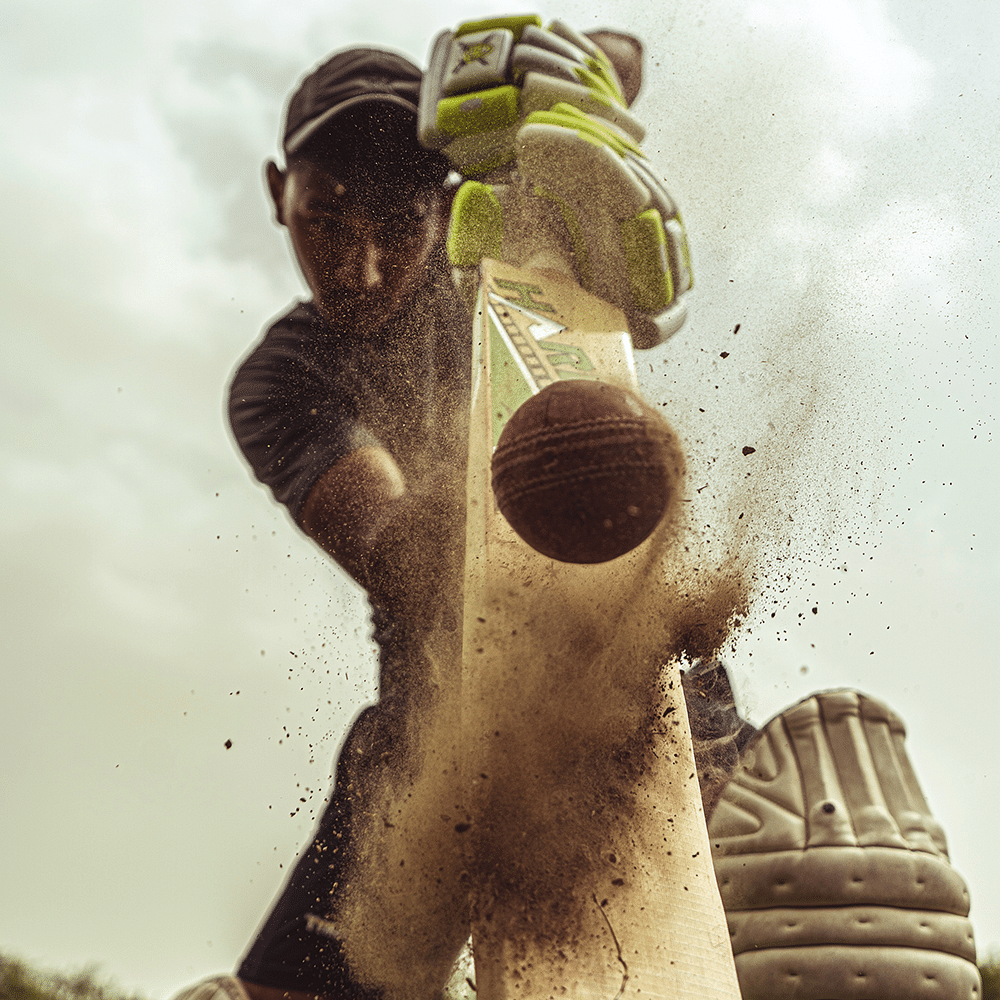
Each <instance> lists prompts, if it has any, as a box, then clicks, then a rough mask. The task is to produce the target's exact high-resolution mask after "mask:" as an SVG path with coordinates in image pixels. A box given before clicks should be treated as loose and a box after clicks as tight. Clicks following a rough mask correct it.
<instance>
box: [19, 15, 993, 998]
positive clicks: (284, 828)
mask: <svg viewBox="0 0 1000 1000" xmlns="http://www.w3.org/2000/svg"><path fill="white" fill-rule="evenodd" d="M495 12H496V11H494V10H492V9H489V8H485V9H484V8H483V7H482V6H480V5H477V4H474V3H472V2H467V0H438V2H437V3H435V4H433V5H431V4H419V3H413V2H409V3H403V2H401V0H389V2H387V3H383V4H380V5H374V4H370V3H362V2H359V0H349V2H343V0H340V2H337V3H329V2H323V3H321V2H319V0H290V2H287V3H285V4H281V5H275V4H271V3H264V2H262V0H207V2H206V0H171V2H170V3H169V4H168V3H165V2H159V0H151V2H148V3H141V4H137V3H126V2H121V0H92V2H86V3H84V2H80V0H54V2H48V3H44V4H39V3H29V2H28V0H8V2H7V3H6V4H5V9H4V21H5V25H6V29H5V31H4V33H3V39H2V41H0V45H2V46H3V59H2V60H0V77H2V82H3V88H4V92H5V94H6V100H5V101H4V102H3V104H2V107H0V126H2V135H3V144H4V155H3V157H2V161H0V164H2V165H0V170H2V171H3V174H4V178H3V183H4V188H3V189H4V195H5V198H4V202H5V210H4V219H3V222H4V225H3V235H4V240H5V252H4V267H3V270H2V274H0V280H2V281H3V283H4V286H3V295H2V310H3V312H2V317H3V319H2V322H3V343H4V353H5V360H4V363H3V364H2V365H0V421H2V427H3V433H2V435H0V449H2V462H0V484H2V505H3V508H2V509H3V511H4V513H5V517H4V519H3V521H2V523H0V544H2V562H0V565H2V568H3V593H2V596H3V600H2V602H0V606H2V614H3V626H2V640H0V641H2V653H0V656H2V661H3V666H4V686H3V687H4V690H3V696H2V698H0V752H2V755H3V765H2V767H3V770H2V775H3V779H2V780H3V785H2V788H3V794H2V799H0V851H2V855H3V857H4V859H5V865H4V875H3V878H2V879H0V949H2V950H5V951H12V952H15V953H18V954H21V955H23V956H24V957H27V958H29V959H32V960H34V961H37V962H40V963H41V964H43V965H46V966H55V967H61V968H65V967H68V966H78V965H81V964H85V963H89V962H98V963H100V964H101V966H102V969H103V970H104V971H105V972H106V973H107V974H108V975H112V976H114V977H116V978H117V979H118V980H119V981H120V982H121V983H122V984H124V985H126V986H128V987H133V988H137V989H140V990H143V991H145V992H147V993H148V994H150V995H151V996H153V997H156V998H158V997H164V996H166V995H167V994H169V993H170V992H171V991H172V990H174V989H176V988H178V987H180V986H182V985H183V984H184V983H186V982H189V981H191V980H193V979H195V978H197V977H199V976H201V975H203V974H207V973H210V972H217V971H229V970H230V969H232V967H233V965H234V963H235V962H236V960H237V958H238V956H239V954H240V952H241V951H242V949H243V947H244V946H245V944H246V942H247V941H248V939H249V938H250V936H251V934H252V932H253V929H254V927H255V925H256V924H257V922H258V920H259V919H260V917H261V916H262V915H263V913H264V911H265V908H266V906H267V904H268V902H269V900H270V898H271V897H272V895H273V893H274V892H275V890H276V888H277V887H278V885H279V883H280V881H281V879H282V878H283V876H284V874H285V872H286V871H287V868H288V864H289V862H290V860H291V859H292V857H293V856H294V853H295V851H296V849H297V848H298V847H299V846H300V845H301V844H302V843H303V841H304V840H305V838H306V836H307V835H308V832H309V829H310V826H311V823H312V819H313V817H314V816H315V814H316V813H317V811H318V810H319V809H320V807H321V805H322V802H323V797H324V795H325V793H326V790H327V785H328V781H329V772H330V766H331V761H332V758H333V755H334V753H335V750H336V748H337V745H338V741H339V739H340V738H341V736H342V735H343V732H344V730H345V727H346V725H347V723H348V722H349V720H350V719H351V718H352V717H353V715H354V714H355V713H356V712H357V710H358V709H359V707H360V706H361V705H362V704H363V703H364V701H365V700H366V699H368V698H370V697H371V695H372V691H373V678H374V671H375V661H374V655H373V652H372V648H371V646H370V644H369V641H368V628H367V623H366V620H365V609H364V604H363V601H362V599H361V597H360V595H359V594H358V592H357V591H356V590H355V589H354V588H352V587H351V586H349V585H348V584H346V583H345V581H344V578H343V577H342V576H340V575H339V573H338V572H337V571H336V570H334V569H332V568H331V567H330V565H329V564H328V563H327V562H326V561H325V560H324V559H322V558H320V557H319V555H318V554H317V552H316V551H315V550H314V549H313V548H312V546H311V545H310V544H309V543H307V542H306V541H305V540H303V539H302V538H300V537H299V536H298V535H297V533H296V531H295V530H294V529H293V528H292V526H291V524H290V522H289V521H288V519H287V517H286V516H285V515H284V513H283V511H281V510H278V509H277V508H276V507H275V505H274V504H273V503H272V502H271V501H270V499H269V497H268V495H267V494H266V493H265V492H264V491H263V490H262V489H260V488H259V487H257V486H256V485H255V484H254V483H253V481H252V480H251V478H250V476H249V474H248V473H247V471H246V469H245V467H244V466H243V464H242V461H241V460H240V458H239V457H238V455H237V454H236V452H235V450H234V448H233V446H232V444H231V442H230V439H229V437H228V432H227V429H226V425H225V422H224V415H223V398H224V392H225V385H226V381H227V378H228V377H229V375H230V373H231V371H232V369H233V366H234V364H235V362H236V361H237V359H238V358H239V357H240V356H241V355H242V354H243V353H244V352H245V351H246V350H247V348H248V347H249V346H250V344H251V343H252V342H253V341H254V340H255V338H256V337H257V336H258V334H259V332H260V329H261V327H262V326H263V325H264V324H265V322H266V321H267V319H268V318H269V317H271V316H273V315H275V314H276V313H278V312H279V311H283V310H284V309H285V308H286V305H287V303H289V302H290V301H291V300H292V299H293V298H294V297H295V296H297V295H299V294H300V293H301V288H302V286H301V284H300V281H299V279H298V277H297V275H296V273H295V271H294V269H293V267H292V265H291V263H290V261H289V259H288V255H287V251H286V248H285V244H284V239H283V236H282V235H281V234H280V233H279V232H278V231H277V230H276V229H275V228H274V227H273V225H272V224H271V222H270V218H269V213H268V208H267V204H266V202H265V197H264V190H263V185H262V182H261V164H262V161H263V160H264V159H265V158H266V157H268V156H271V155H274V151H275V141H276V135H277V132H278V126H279V120H280V114H281V109H282V106H283V102H284V98H285V96H286V94H287V92H288V91H289V90H290V88H291V87H292V86H293V85H294V83H295V81H296V79H297V78H298V76H299V75H300V74H301V73H302V72H303V71H304V70H305V69H306V68H307V67H309V66H311V65H312V64H313V63H315V62H316V61H318V60H319V59H321V58H322V57H323V56H324V55H325V54H326V53H328V52H329V51H331V50H333V49H336V48H338V47H341V46H344V45H348V44H352V43H374V44H379V45H384V46H387V47H392V48H396V49H398V50H401V51H403V52H406V53H407V54H409V55H410V56H411V57H413V58H414V59H415V60H417V61H419V62H423V60H424V57H425V54H426V52H427V49H428V46H429V43H430V41H431V38H432V37H433V35H434V34H435V33H436V31H437V30H439V29H440V28H442V27H445V26H451V25H454V24H455V23H457V22H458V21H460V20H462V19H464V18H467V17H478V16H482V15H485V14H490V13H495ZM542 13H544V14H545V15H547V16H560V17H564V18H565V19H566V20H568V21H570V22H571V23H572V24H574V25H576V26H578V27H580V28H583V29H588V28H594V27H599V26H616V27H624V28H627V29H629V30H632V31H634V32H635V33H636V34H638V35H639V36H640V37H641V38H642V39H643V41H644V42H645V43H646V47H647V65H646V71H647V72H646V84H645V87H644V91H643V95H642V96H641V98H640V100H639V102H638V103H637V104H636V109H635V110H636V112H637V114H638V115H639V117H640V118H642V119H643V120H645V121H646V122H647V124H648V126H649V138H648V140H647V143H646V148H647V150H648V152H649V153H650V155H651V157H652V158H653V159H654V161H655V162H656V164H657V165H658V166H659V167H660V169H661V171H662V172H663V173H664V174H665V175H666V176H667V177H668V178H669V182H670V185H671V187H672V189H673V190H674V191H675V192H676V194H677V197H678V200H679V203H680V204H681V206H682V210H683V212H684V215H685V219H686V222H687V226H688V231H689V235H690V238H691V243H692V249H693V254H694V265H695V273H696V280H697V291H696V298H695V299H694V302H693V305H692V314H691V319H690V321H689V323H688V325H687V326H686V327H685V329H684V330H683V331H682V332H681V333H680V334H678V335H677V337H676V338H674V340H672V341H671V342H670V343H669V344H668V345H666V346H664V347H661V348H658V349H657V350H655V351H653V352H649V353H647V354H644V355H641V356H640V358H639V369H640V372H641V374H642V377H643V384H644V387H645V389H646V391H647V393H648V395H649V396H650V398H652V399H654V400H655V401H657V402H662V403H664V404H666V405H665V406H664V412H665V413H666V414H667V415H668V417H669V418H670V419H671V420H672V421H673V422H674V424H675V426H676V428H677V430H678V431H679V432H680V434H681V435H682V437H683V439H684V440H685V441H686V442H687V444H688V448H689V464H690V468H691V479H692V484H691V485H692V488H697V489H698V490H699V492H698V494H697V496H698V497H699V498H700V499H699V501H698V502H699V503H700V504H701V506H700V507H699V508H698V509H699V510H700V511H703V512H704V513H705V518H704V522H705V524H706V525H711V527H710V528H706V529H705V532H706V537H708V538H710V539H714V540H716V541H717V542H718V545H719V546H720V547H724V546H725V544H726V543H727V539H730V538H731V537H733V536H732V530H733V526H732V524H731V523H730V521H731V520H732V519H731V517H728V518H727V517H726V516H725V513H726V512H727V511H729V510H733V511H735V510H736V508H737V507H739V508H740V509H741V510H742V509H743V507H744V506H745V507H746V509H747V510H750V509H752V510H753V511H755V515H754V518H752V519H751V520H752V528H751V529H749V535H747V536H746V537H745V538H744V539H743V542H744V544H747V539H748V538H749V539H750V541H752V542H753V545H754V546H755V547H756V548H755V549H750V550H748V551H754V552H756V555H755V556H754V560H753V563H752V565H753V567H754V568H755V570H756V572H757V575H758V587H757V595H758V596H757V600H756V603H755V606H754V609H753V612H752V614H751V616H750V619H749V621H748V622H747V623H746V625H745V626H744V628H743V629H742V630H741V631H740V632H739V633H737V634H736V635H735V636H734V638H733V643H732V644H731V646H730V648H729V649H728V650H727V659H728V662H729V664H730V666H731V669H732V672H733V675H734V678H735V680H736V683H737V688H738V691H739V696H740V699H741V703H742V705H743V707H744V709H745V711H746V712H747V713H749V715H750V717H751V718H752V719H753V720H754V721H756V722H758V723H760V722H763V721H764V720H766V719H767V718H768V717H770V716H771V715H772V714H774V713H775V712H777V711H780V710H781V709H783V708H785V707H787V706H788V705H789V704H791V703H793V702H794V701H796V700H797V699H799V698H801V697H803V696H805V695H807V694H808V693H810V692H811V691H814V690H817V689H821V688H828V687H832V686H841V685H847V686H853V687H857V688H860V689H862V690H864V691H867V692H869V693H870V694H873V695H875V696H877V697H880V698H882V699H883V700H885V701H887V702H888V703H889V704H890V705H892V706H893V707H894V708H895V709H896V710H897V711H898V712H899V713H900V714H901V715H902V716H903V717H904V719H905V720H906V721H907V723H908V725H909V731H910V737H909V746H910V750H911V754H912V756H913V758H914V761H915V763H916V767H917V770H918V773H919V774H920V777H921V779H922V782H923V784H924V788H925V791H926V792H927V795H928V798H929V800H930V802H931V805H932V807H933V809H934V811H935V813H936V814H937V816H938V818H939V819H940V820H941V822H942V823H943V825H944V827H945V829H946V831H947V834H948V837H949V840H950V844H951V848H952V858H953V861H954V863H955V864H956V866H957V867H958V868H959V870H960V871H961V872H962V873H963V874H964V875H965V877H966V878H967V880H968V882H969V884H970V888H971V893H972V901H973V910H972V916H973V920H974V923H975V928H976V934H977V939H978V942H979V944H980V947H981V949H983V948H984V947H985V948H988V947H991V946H998V945H1000V890H998V884H1000V862H998V860H997V857H996V853H995V850H994V846H993V838H994V837H995V831H996V827H997V821H998V819H1000V817H998V808H997V801H998V797H1000V778H998V774H997V758H998V754H997V749H996V745H997V744H996V737H995V732H996V725H995V721H994V720H995V705H996V704H997V701H998V698H1000V683H998V681H997V677H996V666H997V656H996V643H997V638H998V634H1000V615H998V614H997V607H996V606H997V599H996V595H997V592H998V577H1000V530H998V527H997V523H996V518H995V516H992V513H993V510H994V508H995V506H996V503H995V497H996V495H997V493H998V489H1000V473H998V469H1000V463H998V443H997V430H996V425H995V400H996V398H997V387H996V379H997V368H996V364H997V357H998V343H997V334H998V326H997V312H996V309H997V304H998V299H1000V295H998V291H1000V290H998V279H997V274H998V262H1000V251H998V234H1000V225H998V223H1000V218H998V209H1000V200H998V198H997V195H996V185H997V178H996V176H995V171H996V162H997V160H996V150H997V148H998V138H1000V136H998V125H1000V106H998V94H1000V86H998V84H1000V80H998V77H1000V67H998V63H997V59H996V43H997V40H998V37H1000V13H998V9H997V7H996V5H995V4H993V3H991V2H988V0H956V2H952V3H949V4H943V3H939V2H929V0H891V2H879V0H867V2H865V0H828V2H825V3H823V4H818V3H817V4H812V3H803V2H801V0H776V2H749V0H694V2H688V3H684V4H676V5H670V4H646V3H643V4H639V3H637V2H636V0H619V2H599V3H597V4H596V5H594V4H591V5H584V4H582V3H580V2H578V0H572V2H569V3H567V4H565V5H563V6H561V7H558V8H557V7H551V8H546V9H545V10H543V11H542ZM737 324H739V326H740V329H739V332H738V333H736V334H734V332H733V331H734V328H735V327H736V325H737ZM723 353H727V354H728V357H727V358H725V359H723V358H722V357H721V355H722V354H723ZM747 444H749V445H751V446H753V447H755V448H756V452H755V454H754V456H753V458H754V461H755V462H756V463H757V464H755V465H752V466H751V465H747V464H746V460H745V459H744V457H743V455H742V446H744V445H747ZM813 609H816V610H815V612H814V611H813ZM227 740H228V741H231V742H232V748H231V749H229V750H227V749H226V748H225V743H226V741H227Z"/></svg>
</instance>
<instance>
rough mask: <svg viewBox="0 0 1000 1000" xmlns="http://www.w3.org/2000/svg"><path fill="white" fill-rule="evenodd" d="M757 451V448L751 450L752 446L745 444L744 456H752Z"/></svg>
mask: <svg viewBox="0 0 1000 1000" xmlns="http://www.w3.org/2000/svg"><path fill="white" fill-rule="evenodd" d="M756 450H757V449H756V448H751V447H750V445H748V444H745V445H744V446H743V454H744V455H752V454H753V453H754V452H755V451H756Z"/></svg>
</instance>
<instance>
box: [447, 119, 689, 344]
mask: <svg viewBox="0 0 1000 1000" xmlns="http://www.w3.org/2000/svg"><path fill="white" fill-rule="evenodd" d="M515 147H516V151H517V172H516V175H515V176H514V177H513V178H512V181H513V183H512V185H498V186H490V185H486V184H482V183H479V182H466V184H465V185H463V186H462V188H460V189H459V192H458V195H457V196H456V198H455V201H454V203H453V206H452V217H451V226H450V231H449V238H448V250H449V255H450V257H451V261H452V263H453V264H454V265H455V266H456V267H459V268H471V267H475V266H477V265H478V263H479V261H480V260H481V259H482V258H483V257H490V258H494V259H503V260H506V261H508V262H511V263H523V261H524V258H525V257H526V256H527V253H526V251H525V250H524V249H523V248H522V247H517V246H515V245H514V241H515V239H516V238H517V237H520V238H521V242H522V243H523V241H524V235H525V233H527V234H528V235H530V234H532V233H534V235H535V243H536V245H537V244H539V243H542V242H543V239H542V237H541V234H542V233H544V234H545V236H544V239H548V240H550V241H551V240H555V241H556V242H558V243H559V244H561V248H562V250H563V254H564V256H565V257H566V259H568V260H571V261H572V263H573V268H574V272H575V276H576V279H577V280H578V281H579V282H580V284H581V285H582V286H583V288H585V289H586V290H587V291H589V292H592V293H593V294H595V295H597V296H599V297H600V298H602V299H605V300H606V301H608V302H611V303H613V304H614V305H616V306H618V307H619V308H620V309H621V310H622V311H623V312H624V313H625V315H626V317H627V319H628V323H629V330H630V331H631V334H632V340H633V344H634V345H635V346H636V347H638V348H649V347H653V346H655V345H656V344H659V343H662V341H664V340H666V339H667V337H669V336H670V335H671V334H673V333H675V332H676V331H677V330H678V329H680V327H681V325H682V324H683V322H684V318H685V316H686V314H687V307H686V305H685V303H684V302H683V301H682V296H683V294H684V293H685V292H687V291H688V290H689V289H690V288H691V284H692V279H691V267H690V258H689V253H688V245H687V237H686V234H685V232H684V226H683V223H682V221H681V218H680V214H679V212H678V211H677V207H676V205H675V204H674V202H673V200H672V199H671V197H670V195H669V194H668V193H667V191H666V189H665V188H664V187H663V185H662V184H661V183H660V182H659V180H658V179H657V178H656V176H655V174H654V173H653V172H652V170H651V169H650V167H649V165H648V163H647V161H646V160H645V158H644V157H643V155H642V152H641V150H639V148H638V147H637V146H636V145H635V144H634V142H632V141H631V139H630V138H629V137H628V136H626V135H624V134H623V133H621V132H618V131H617V130H615V129H614V128H613V127H611V126H609V125H607V124H606V123H604V122H600V121H597V120H595V119H593V118H591V117H589V116H587V115H585V114H583V113H582V112H580V111H578V110H577V109H575V108H573V107H570V106H568V105H557V106H556V108H555V109H553V110H552V111H548V112H536V113H534V114H532V115H530V116H529V117H528V120H527V123H526V124H525V125H524V126H523V127H522V128H521V129H520V131H519V132H518V134H517V136H516V139H515ZM514 189H516V190H518V191H519V192H520V198H519V201H518V204H517V210H516V211H515V210H514V204H513V202H512V201H511V191H512V190H514Z"/></svg>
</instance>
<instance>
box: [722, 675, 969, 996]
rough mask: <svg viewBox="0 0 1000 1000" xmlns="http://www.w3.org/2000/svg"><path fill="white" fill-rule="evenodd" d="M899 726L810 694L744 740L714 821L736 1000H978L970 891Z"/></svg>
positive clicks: (866, 701) (874, 711)
mask: <svg viewBox="0 0 1000 1000" xmlns="http://www.w3.org/2000/svg"><path fill="white" fill-rule="evenodd" d="M904 738H905V728H904V726H903V724H902V722H901V721H900V720H899V718H898V717H897V716H896V715H895V714H893V712H892V711H890V710H889V709H888V708H887V707H886V706H885V705H883V704H882V703H881V702H878V701H876V700H875V699H873V698H868V697H866V696H865V695H859V694H857V693H855V692H853V691H834V692H827V693H823V694H818V695H814V696H812V697H810V698H807V699H805V700H804V701H802V702H800V703H799V704H798V705H796V706H794V707H793V708H791V709H789V710H788V711H786V712H784V713H782V714H781V715H779V716H777V717H776V718H775V719H773V720H771V722H769V723H768V724H767V726H765V727H764V729H763V730H762V731H761V733H760V734H759V735H758V736H757V737H756V739H755V740H754V741H753V742H752V743H751V744H750V745H749V746H748V747H747V748H746V750H745V751H744V753H743V755H742V758H741V764H740V767H739V768H738V770H737V772H736V774H735V775H734V776H733V778H732V779H731V780H730V782H729V783H728V784H727V785H726V787H725V789H724V790H723V792H722V796H721V798H720V800H719V802H718V804H717V806H716V807H715V809H714V811H713V813H712V815H711V818H710V820H709V827H708V829H709V837H710V839H711V842H712V853H713V858H714V861H715V871H716V875H717V877H718V880H719V889H720V892H721V895H722V901H723V905H724V906H725V909H726V917H727V919H728V922H729V931H730V936H731V938H732V945H733V953H734V955H735V957H736V969H737V974H738V976H739V981H740V989H741V991H742V995H743V1000H785V998H788V1000H791V998H795V1000H847V998H851V1000H854V998H860V997H865V998H882V997H884V998H885V1000H910V998H917V997H927V996H930V995H932V994H933V995H934V996H935V997H938V998H940V1000H975V998H976V997H978V995H979V994H978V991H979V990H980V988H981V986H980V979H979V973H978V970H977V968H976V964H975V960H976V951H975V945H974V943H973V936H972V927H971V925H970V923H969V921H968V919H967V917H968V912H969V893H968V890H967V888H966V886H965V883H964V881H963V880H962V878H961V877H960V876H959V875H958V873H957V872H956V871H955V870H954V869H953V868H952V867H951V865H950V863H949V860H948V852H947V845H946V843H945V838H944V833H943V831H942V830H941V827H940V826H939V824H938V823H937V822H936V821H935V820H934V818H933V817H932V816H931V814H930V810H929V809H928V807H927V803H926V800H925V799H924V796H923V793H922V792H921V790H920V786H919V784H918V782H917V779H916V776H915V774H914V772H913V768H912V765H911V764H910V760H909V757H908V755H907V753H906V749H905V746H904Z"/></svg>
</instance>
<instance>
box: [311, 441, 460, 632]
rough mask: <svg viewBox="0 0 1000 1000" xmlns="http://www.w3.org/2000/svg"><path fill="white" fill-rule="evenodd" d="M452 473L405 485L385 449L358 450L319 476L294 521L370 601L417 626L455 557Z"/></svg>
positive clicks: (456, 512)
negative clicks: (366, 594) (344, 571)
mask: <svg viewBox="0 0 1000 1000" xmlns="http://www.w3.org/2000/svg"><path fill="white" fill-rule="evenodd" d="M457 475H458V473H457V470H446V469H445V470H440V472H439V473H438V474H436V475H430V476H428V477H427V479H426V480H425V481H420V482H416V483H408V482H407V481H406V479H405V477H404V476H403V473H402V472H401V471H400V468H399V466H398V465H397V464H396V461H395V459H394V458H393V457H392V455H391V454H390V453H389V452H388V451H387V450H386V449H385V448H382V447H379V446H372V447H365V448H359V449H358V450H356V451H353V452H351V453H350V454H349V455H347V456H345V457H344V458H342V459H341V460H340V461H338V462H336V463H334V464H333V465H332V466H331V467H330V468H329V469H327V471H326V472H325V473H324V474H323V475H322V476H320V478H319V479H318V480H317V482H316V484H315V485H314V486H313V488H312V489H311V490H310V492H309V495H308V497H307V498H306V502H305V504H304V505H303V507H302V511H301V513H300V516H299V523H300V525H301V526H302V528H303V530H304V531H305V532H306V534H307V535H308V536H309V537H310V538H312V539H313V540H314V541H315V542H316V543H317V544H318V545H320V546H321V547H322V548H323V549H324V550H325V551H326V552H328V553H329V554H330V555H331V556H332V557H333V558H334V559H335V560H336V561H337V563H338V564H339V565H340V566H342V567H343V568H344V569H345V570H346V571H347V572H348V573H349V574H350V575H351V577H352V578H353V579H354V580H355V581H357V582H358V583H359V584H360V585H361V586H362V587H364V588H365V590H366V591H367V592H368V595H369V597H371V598H372V599H373V600H375V601H376V602H378V603H381V604H384V605H385V606H388V607H392V608H393V609H395V610H396V611H397V612H399V613H400V614H401V615H402V616H403V617H406V618H409V619H410V620H413V621H419V620H421V618H422V616H424V615H425V613H426V612H427V610H428V605H429V603H433V600H434V599H435V595H436V594H437V592H438V591H439V590H440V584H441V577H440V574H441V572H442V571H443V570H444V569H445V567H446V566H447V565H448V563H449V560H450V559H453V558H455V557H457V555H458V548H457V547H456V546H457V543H458V541H459V535H460V532H456V526H458V525H460V524H461V523H462V522H461V511H460V509H459V507H460V501H461V500H462V499H463V494H462V493H461V491H460V490H459V489H458V480H457V478H456V477H457Z"/></svg>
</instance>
